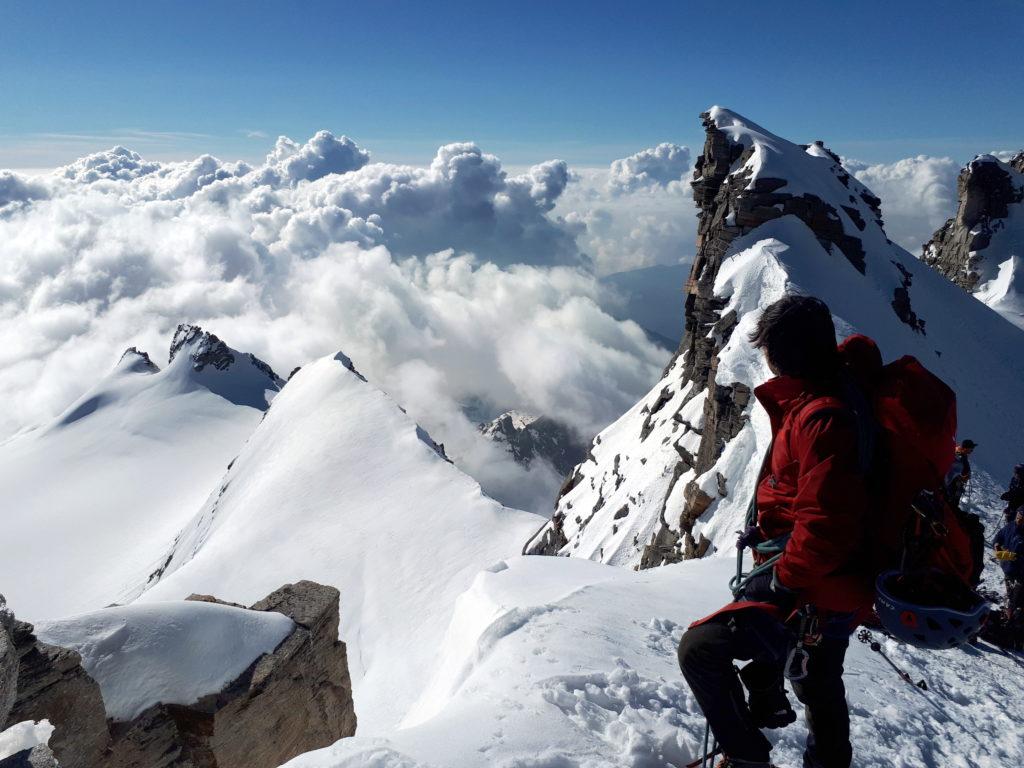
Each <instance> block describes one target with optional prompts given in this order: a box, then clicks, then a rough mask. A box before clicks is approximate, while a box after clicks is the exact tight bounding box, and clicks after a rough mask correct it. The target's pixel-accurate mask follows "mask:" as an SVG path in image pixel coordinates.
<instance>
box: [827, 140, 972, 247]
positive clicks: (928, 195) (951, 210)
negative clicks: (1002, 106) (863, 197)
mask: <svg viewBox="0 0 1024 768" xmlns="http://www.w3.org/2000/svg"><path fill="white" fill-rule="evenodd" d="M843 164H844V165H845V166H846V168H847V169H848V170H849V171H850V172H851V173H853V175H854V176H855V177H856V178H857V179H858V180H859V181H861V182H863V183H864V184H866V185H867V187H868V188H869V189H870V190H871V191H872V192H874V193H875V194H876V195H878V197H879V198H881V200H882V217H883V219H884V220H885V230H886V232H887V233H888V235H889V237H890V239H892V240H893V242H896V243H898V244H899V245H902V246H903V247H904V248H906V249H907V250H908V251H910V252H911V253H913V254H915V255H919V254H920V253H921V245H922V244H923V243H925V242H926V241H927V240H929V239H930V238H931V236H932V234H934V232H935V230H936V229H938V228H939V227H940V226H942V224H944V223H945V221H946V219H948V218H949V217H950V216H952V215H954V214H955V213H956V205H957V191H956V180H957V176H958V174H959V173H960V167H961V166H960V164H959V163H957V162H955V161H954V160H952V159H951V158H948V157H929V156H927V155H918V156H917V157H907V158H904V159H902V160H897V161H896V162H894V163H880V164H875V165H868V164H867V163H862V162H859V161H857V160H849V159H844V160H843Z"/></svg>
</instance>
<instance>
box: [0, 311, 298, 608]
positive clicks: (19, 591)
mask: <svg viewBox="0 0 1024 768" xmlns="http://www.w3.org/2000/svg"><path fill="white" fill-rule="evenodd" d="M196 330H197V329H194V328H192V327H190V326H183V327H182V329H180V330H179V334H178V335H176V338H175V344H177V347H178V348H177V350H176V354H174V357H173V359H172V360H171V362H170V363H169V365H168V366H167V367H165V368H164V369H163V370H160V369H159V368H158V367H157V366H156V365H155V364H154V363H152V362H151V361H150V359H149V357H148V356H147V355H145V354H144V353H139V352H137V351H134V350H129V351H128V352H126V353H125V354H124V356H123V357H122V358H121V360H120V361H119V362H118V364H117V365H116V366H115V368H114V370H113V371H111V373H110V374H108V375H107V376H106V377H104V378H103V379H102V380H100V381H99V382H98V383H97V384H96V385H95V386H93V388H92V389H90V390H89V391H88V392H86V393H85V394H84V395H82V397H81V398H79V400H78V401H77V402H75V403H73V404H72V405H71V406H70V407H69V408H68V409H67V410H66V411H65V412H64V413H63V414H62V415H61V416H59V417H58V418H57V419H56V420H55V421H54V422H53V423H52V424H49V425H48V426H46V427H43V428H39V429H37V430H34V431H32V432H28V433H24V434H22V435H20V436H18V437H15V438H13V439H11V440H8V441H7V442H5V443H3V444H2V445H0V498H2V499H3V509H4V515H3V523H4V526H3V535H2V536H0V563H2V572H3V576H2V579H0V584H2V589H3V591H4V594H5V595H6V596H7V599H8V601H9V603H10V605H11V608H12V609H13V610H14V611H15V612H16V614H17V615H18V616H19V617H23V618H25V619H26V620H30V621H35V620H37V619H43V618H52V617H56V616H62V615H67V614H70V613H76V612H80V611H85V610H90V609H94V608H99V607H102V606H104V605H107V604H108V603H111V602H114V601H118V600H119V599H120V598H121V597H122V594H123V591H124V589H125V588H126V587H128V586H129V585H131V584H132V583H133V582H134V581H136V580H137V579H138V575H139V574H140V573H141V572H144V571H145V572H147V573H148V572H149V571H152V570H153V569H155V568H156V567H157V565H158V564H159V562H158V558H159V557H160V555H161V554H162V553H163V551H164V550H165V549H166V546H167V542H168V540H169V539H170V538H171V537H173V536H174V534H175V533H176V532H177V530H178V529H179V528H180V527H181V526H182V525H184V524H185V523H186V522H187V521H188V519H189V518H190V517H191V516H192V515H193V514H195V511H196V509H198V508H199V507H200V505H201V504H202V503H203V500H204V499H205V498H206V496H207V495H208V494H209V492H210V488H211V487H213V486H214V484H215V483H216V482H217V480H218V479H219V477H220V476H221V475H222V474H223V472H224V467H225V466H227V464H228V462H229V461H231V459H232V458H233V457H234V456H235V455H236V454H237V453H238V450H239V448H240V447H241V445H242V444H243V442H244V441H245V439H246V437H248V435H249V434H250V433H251V432H252V430H253V428H254V427H255V426H256V424H257V422H258V421H259V420H260V418H261V417H262V415H263V410H265V409H266V407H267V399H268V397H269V396H270V395H272V394H274V392H276V390H277V389H278V388H279V387H280V385H281V383H282V382H280V379H277V378H276V377H275V376H273V375H272V372H270V373H269V374H268V373H267V371H269V369H266V368H265V365H264V364H263V363H262V362H261V361H259V360H257V359H255V358H252V357H251V356H249V355H246V354H243V353H239V352H236V351H235V350H231V349H230V348H229V347H227V346H226V345H223V343H222V342H219V340H218V339H216V337H213V336H210V335H208V334H204V333H202V332H201V331H199V332H198V333H196V332H195V331H196ZM211 339H212V340H215V341H216V342H218V343H216V344H215V343H213V341H211ZM175 344H172V348H173V347H174V346H175ZM172 351H174V350H173V349H172ZM211 352H217V353H218V354H215V355H213V357H216V358H217V360H216V361H214V360H213V359H212V358H211ZM228 357H230V358H231V360H228ZM202 361H208V362H207V363H205V364H204V362H202ZM218 361H219V362H218ZM215 363H217V364H219V365H221V366H223V367H221V368H218V367H216V365H215ZM197 368H198V370H197ZM277 586H279V585H277Z"/></svg>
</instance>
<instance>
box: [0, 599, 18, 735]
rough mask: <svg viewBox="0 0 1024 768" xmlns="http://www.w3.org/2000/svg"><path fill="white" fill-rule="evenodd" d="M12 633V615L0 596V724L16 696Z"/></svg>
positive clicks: (15, 658)
mask: <svg viewBox="0 0 1024 768" xmlns="http://www.w3.org/2000/svg"><path fill="white" fill-rule="evenodd" d="M13 631H14V615H13V614H12V613H11V612H10V611H9V610H7V601H6V600H5V599H4V596H3V595H0V724H3V723H5V722H7V715H8V713H9V712H10V711H11V708H12V707H13V706H14V701H15V699H16V698H17V694H18V666H19V664H18V652H17V649H16V648H15V646H14V639H13V637H12V632H13Z"/></svg>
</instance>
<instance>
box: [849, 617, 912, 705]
mask: <svg viewBox="0 0 1024 768" xmlns="http://www.w3.org/2000/svg"><path fill="white" fill-rule="evenodd" d="M857 639H858V640H860V641H861V642H862V643H864V644H865V645H866V646H868V647H869V648H870V649H871V650H872V651H874V652H875V653H877V654H878V655H879V656H881V657H882V658H883V659H885V660H886V662H888V664H889V666H890V667H892V668H893V669H894V670H895V671H896V674H897V675H899V676H900V677H901V678H903V680H904V681H905V682H907V683H909V684H910V685H913V686H914V687H916V688H920V689H921V690H922V691H927V690H928V683H926V682H925V681H924V680H923V679H922V680H918V681H917V682H916V683H915V682H914V678H912V677H911V676H910V673H909V672H906V671H905V670H902V669H900V668H899V667H897V666H896V664H895V663H893V660H892V659H890V658H889V656H888V655H887V654H886V652H885V651H883V650H882V644H881V643H880V642H878V641H877V640H875V638H874V636H873V635H872V634H871V632H870V631H868V630H866V629H862V630H861V631H860V632H858V633H857Z"/></svg>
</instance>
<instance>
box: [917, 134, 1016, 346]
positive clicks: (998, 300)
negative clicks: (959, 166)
mask: <svg viewBox="0 0 1024 768" xmlns="http://www.w3.org/2000/svg"><path fill="white" fill-rule="evenodd" d="M957 192H958V195H959V207H958V209H957V214H956V216H954V217H953V218H951V219H949V220H948V221H946V223H945V224H943V225H942V226H941V227H940V228H939V229H938V230H937V231H936V232H935V234H934V235H933V236H932V239H931V240H929V241H928V242H927V243H925V244H924V246H923V253H922V256H921V258H922V259H923V260H924V261H925V262H926V263H927V264H930V265H931V266H933V267H935V268H936V269H937V270H938V271H939V272H941V273H942V274H944V275H945V276H946V277H948V278H949V279H950V280H952V281H953V282H954V283H956V284H957V285H959V286H961V287H963V288H964V289H965V290H967V291H970V292H972V293H973V294H974V295H975V296H976V297H977V298H978V299H979V300H980V301H982V302H984V303H985V304H987V305H988V306H990V307H992V308H993V309H994V310H996V311H997V312H999V313H1000V314H1002V315H1003V316H1004V317H1006V318H1007V319H1008V320H1009V321H1010V322H1012V323H1014V324H1016V325H1018V326H1020V327H1021V328H1024V152H1018V153H1017V154H1016V155H1015V156H1014V157H1013V158H1011V159H1010V160H1009V162H1003V161H1001V160H999V159H998V158H996V157H994V156H993V155H978V156H977V157H975V158H974V159H973V160H972V161H971V162H969V163H968V164H967V165H966V166H964V168H963V170H962V171H961V172H960V176H959V178H958V180H957Z"/></svg>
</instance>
